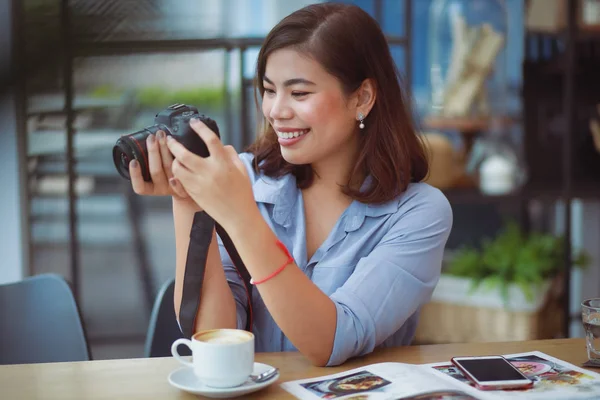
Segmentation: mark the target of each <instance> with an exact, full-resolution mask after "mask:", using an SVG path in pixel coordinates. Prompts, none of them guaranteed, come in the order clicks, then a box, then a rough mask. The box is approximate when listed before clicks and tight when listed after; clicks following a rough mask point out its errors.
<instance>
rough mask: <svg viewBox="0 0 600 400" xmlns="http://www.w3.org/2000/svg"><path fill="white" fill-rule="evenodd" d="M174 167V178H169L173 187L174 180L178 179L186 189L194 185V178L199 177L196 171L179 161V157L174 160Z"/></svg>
mask: <svg viewBox="0 0 600 400" xmlns="http://www.w3.org/2000/svg"><path fill="white" fill-rule="evenodd" d="M172 169H173V178H171V179H170V180H169V183H170V184H171V187H173V185H172V182H173V180H177V181H179V182H180V183H181V185H182V186H183V188H184V189H185V188H186V187H189V186H191V185H193V184H194V180H195V179H194V178H195V177H196V178H197V177H198V174H197V173H196V172H192V171H190V170H189V169H187V168H186V166H185V165H183V164H182V163H181V162H179V160H178V159H175V161H173V167H172ZM186 192H187V191H186Z"/></svg>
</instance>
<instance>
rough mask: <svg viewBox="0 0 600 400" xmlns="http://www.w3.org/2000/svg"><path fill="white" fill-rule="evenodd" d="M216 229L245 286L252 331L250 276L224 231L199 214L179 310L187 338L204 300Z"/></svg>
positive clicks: (249, 326)
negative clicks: (207, 261) (210, 250)
mask: <svg viewBox="0 0 600 400" xmlns="http://www.w3.org/2000/svg"><path fill="white" fill-rule="evenodd" d="M213 228H214V229H216V231H217V235H219V237H220V238H221V240H222V241H223V245H224V246H225V249H226V250H227V253H228V254H229V257H230V258H231V261H232V262H233V265H234V267H235V269H236V270H237V272H238V275H239V276H240V278H241V279H242V281H243V282H244V286H245V288H246V293H247V298H248V304H247V307H248V318H247V319H246V327H245V329H246V330H247V331H252V285H251V284H250V273H249V272H248V270H247V269H246V266H245V265H244V263H243V262H242V259H241V257H240V255H239V254H238V252H237V250H236V248H235V246H234V245H233V242H232V241H231V238H230V237H229V235H228V234H227V232H225V229H223V227H222V226H221V225H219V224H218V223H216V222H215V221H214V220H213V219H212V217H211V216H209V215H208V214H207V213H206V212H204V211H200V212H197V213H195V214H194V220H193V222H192V229H191V231H190V244H189V247H188V252H187V259H186V264H185V274H184V278H183V293H182V298H181V306H180V308H179V323H180V325H181V331H182V332H183V335H184V337H186V338H190V337H191V336H192V335H193V334H194V327H195V325H196V315H197V314H198V308H199V306H200V298H201V296H202V284H203V283H204V272H205V271H206V259H207V257H208V249H209V247H210V243H211V241H212V232H213Z"/></svg>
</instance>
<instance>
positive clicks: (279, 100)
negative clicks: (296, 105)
mask: <svg viewBox="0 0 600 400" xmlns="http://www.w3.org/2000/svg"><path fill="white" fill-rule="evenodd" d="M292 116H293V112H292V109H291V108H290V107H289V105H288V104H287V102H286V100H285V99H284V98H283V96H277V97H276V98H275V99H273V103H272V104H271V110H270V112H269V117H271V119H289V118H292Z"/></svg>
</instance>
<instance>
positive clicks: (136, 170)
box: [129, 160, 154, 194]
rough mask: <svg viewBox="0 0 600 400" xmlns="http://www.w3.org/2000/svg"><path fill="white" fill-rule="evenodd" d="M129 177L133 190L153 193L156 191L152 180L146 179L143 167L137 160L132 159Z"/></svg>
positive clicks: (140, 192)
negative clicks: (147, 180)
mask: <svg viewBox="0 0 600 400" xmlns="http://www.w3.org/2000/svg"><path fill="white" fill-rule="evenodd" d="M129 177H130V178H131V186H132V187H133V191H134V192H136V193H137V194H152V192H153V191H154V186H153V185H152V182H146V181H144V178H143V176H142V168H141V167H140V163H139V162H138V161H137V160H131V162H130V163H129Z"/></svg>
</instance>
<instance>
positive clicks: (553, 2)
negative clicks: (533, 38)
mask: <svg viewBox="0 0 600 400" xmlns="http://www.w3.org/2000/svg"><path fill="white" fill-rule="evenodd" d="M567 1H577V26H578V28H579V29H581V30H583V31H592V32H593V31H600V0H529V2H528V5H527V10H526V14H527V16H526V23H525V24H526V28H527V30H528V31H529V32H540V33H558V32H560V31H562V30H564V29H565V28H566V26H567V6H568V4H567Z"/></svg>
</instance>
